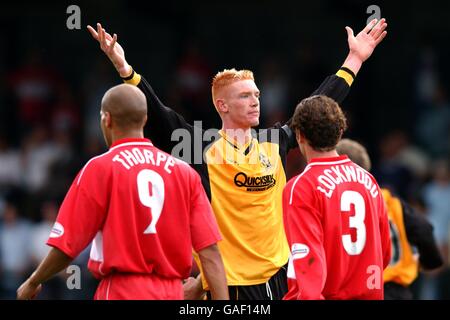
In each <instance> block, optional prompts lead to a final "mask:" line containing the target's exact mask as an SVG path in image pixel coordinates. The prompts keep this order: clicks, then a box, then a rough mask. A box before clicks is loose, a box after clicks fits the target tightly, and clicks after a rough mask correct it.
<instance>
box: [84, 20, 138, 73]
mask: <svg viewBox="0 0 450 320" xmlns="http://www.w3.org/2000/svg"><path fill="white" fill-rule="evenodd" d="M87 29H88V30H89V32H90V33H91V35H92V37H93V38H94V39H95V40H97V41H98V42H99V44H100V48H101V49H102V51H103V52H104V53H105V54H106V55H107V56H108V58H109V60H111V62H112V63H113V65H114V67H115V68H116V70H117V72H118V73H119V75H120V76H121V77H127V76H129V75H130V73H131V66H130V65H129V64H128V63H127V60H126V59H125V51H124V50H123V48H122V46H121V45H120V44H119V43H118V42H117V34H115V33H114V35H113V36H111V35H110V34H109V33H108V32H106V30H105V29H103V28H102V25H101V24H100V23H97V31H96V30H95V29H94V28H92V27H91V26H87Z"/></svg>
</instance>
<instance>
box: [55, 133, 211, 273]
mask: <svg viewBox="0 0 450 320" xmlns="http://www.w3.org/2000/svg"><path fill="white" fill-rule="evenodd" d="M218 240H220V235H219V231H218V227H217V224H216V221H215V218H214V216H213V213H212V209H211V206H210V203H209V201H208V198H207V196H206V193H205V191H204V189H203V187H202V185H201V182H200V177H199V175H198V174H197V173H196V172H195V171H194V170H193V169H192V168H191V167H190V166H189V165H187V164H186V163H184V162H182V161H180V160H177V159H175V158H173V157H172V156H170V155H168V154H167V153H165V152H162V151H160V150H159V149H157V148H156V147H154V146H153V145H152V143H151V142H150V140H147V139H122V140H120V141H117V142H116V143H115V144H113V145H112V146H111V148H110V149H109V151H108V152H106V153H104V154H102V155H100V156H97V157H94V158H92V159H91V160H90V161H89V162H87V164H86V165H85V166H84V168H83V169H82V170H81V171H80V173H79V174H78V175H77V177H76V178H75V180H74V182H73V183H72V186H71V187H70V190H69V192H68V193H67V195H66V198H65V199H64V202H63V203H62V205H61V208H60V211H59V213H58V217H57V219H56V223H55V226H54V228H53V230H52V232H51V234H50V238H49V240H48V242H47V243H48V244H49V245H51V246H54V247H56V248H58V249H60V250H62V251H63V252H64V253H66V254H67V255H68V256H70V257H72V258H74V257H76V256H77V255H78V254H79V253H80V252H81V251H82V250H83V249H84V248H85V247H86V246H87V245H89V243H91V242H92V241H93V243H92V248H91V254H90V260H89V269H90V271H91V272H92V273H93V274H94V275H95V276H96V277H98V278H100V277H102V276H105V275H107V274H109V273H110V272H112V271H115V272H122V273H140V274H150V273H153V274H157V275H159V276H161V277H165V278H172V279H173V278H180V279H181V278H186V277H188V276H189V273H190V269H191V264H192V249H194V250H195V251H199V250H201V249H203V248H205V247H207V246H209V245H212V244H214V243H216V242H217V241H218Z"/></svg>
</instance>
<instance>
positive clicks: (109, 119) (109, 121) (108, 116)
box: [104, 111, 112, 128]
mask: <svg viewBox="0 0 450 320" xmlns="http://www.w3.org/2000/svg"><path fill="white" fill-rule="evenodd" d="M104 115H105V127H106V128H111V125H112V117H111V113H109V112H108V111H105V112H104Z"/></svg>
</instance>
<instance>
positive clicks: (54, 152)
mask: <svg viewBox="0 0 450 320" xmlns="http://www.w3.org/2000/svg"><path fill="white" fill-rule="evenodd" d="M61 134H62V133H61ZM69 143H70V141H67V140H66V141H64V140H59V141H56V140H53V139H50V138H49V132H48V129H47V128H46V127H43V126H38V127H35V128H33V130H32V131H31V133H30V134H29V135H28V136H27V137H25V141H24V144H23V166H24V167H23V171H22V176H23V178H24V186H25V188H26V189H27V190H28V191H29V192H38V191H40V190H41V189H42V187H44V186H45V185H46V183H47V182H48V178H49V169H50V165H51V164H52V163H54V162H55V161H58V160H60V159H62V158H64V157H70V156H71V154H72V153H71V152H70V148H71V145H70V144H69Z"/></svg>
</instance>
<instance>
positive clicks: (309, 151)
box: [305, 147, 339, 163]
mask: <svg viewBox="0 0 450 320" xmlns="http://www.w3.org/2000/svg"><path fill="white" fill-rule="evenodd" d="M305 149H306V150H305V152H306V161H307V162H308V163H309V162H311V160H312V159H317V158H332V157H339V154H338V153H337V151H336V149H334V150H331V151H316V150H314V149H313V148H311V147H306V148H305Z"/></svg>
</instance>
